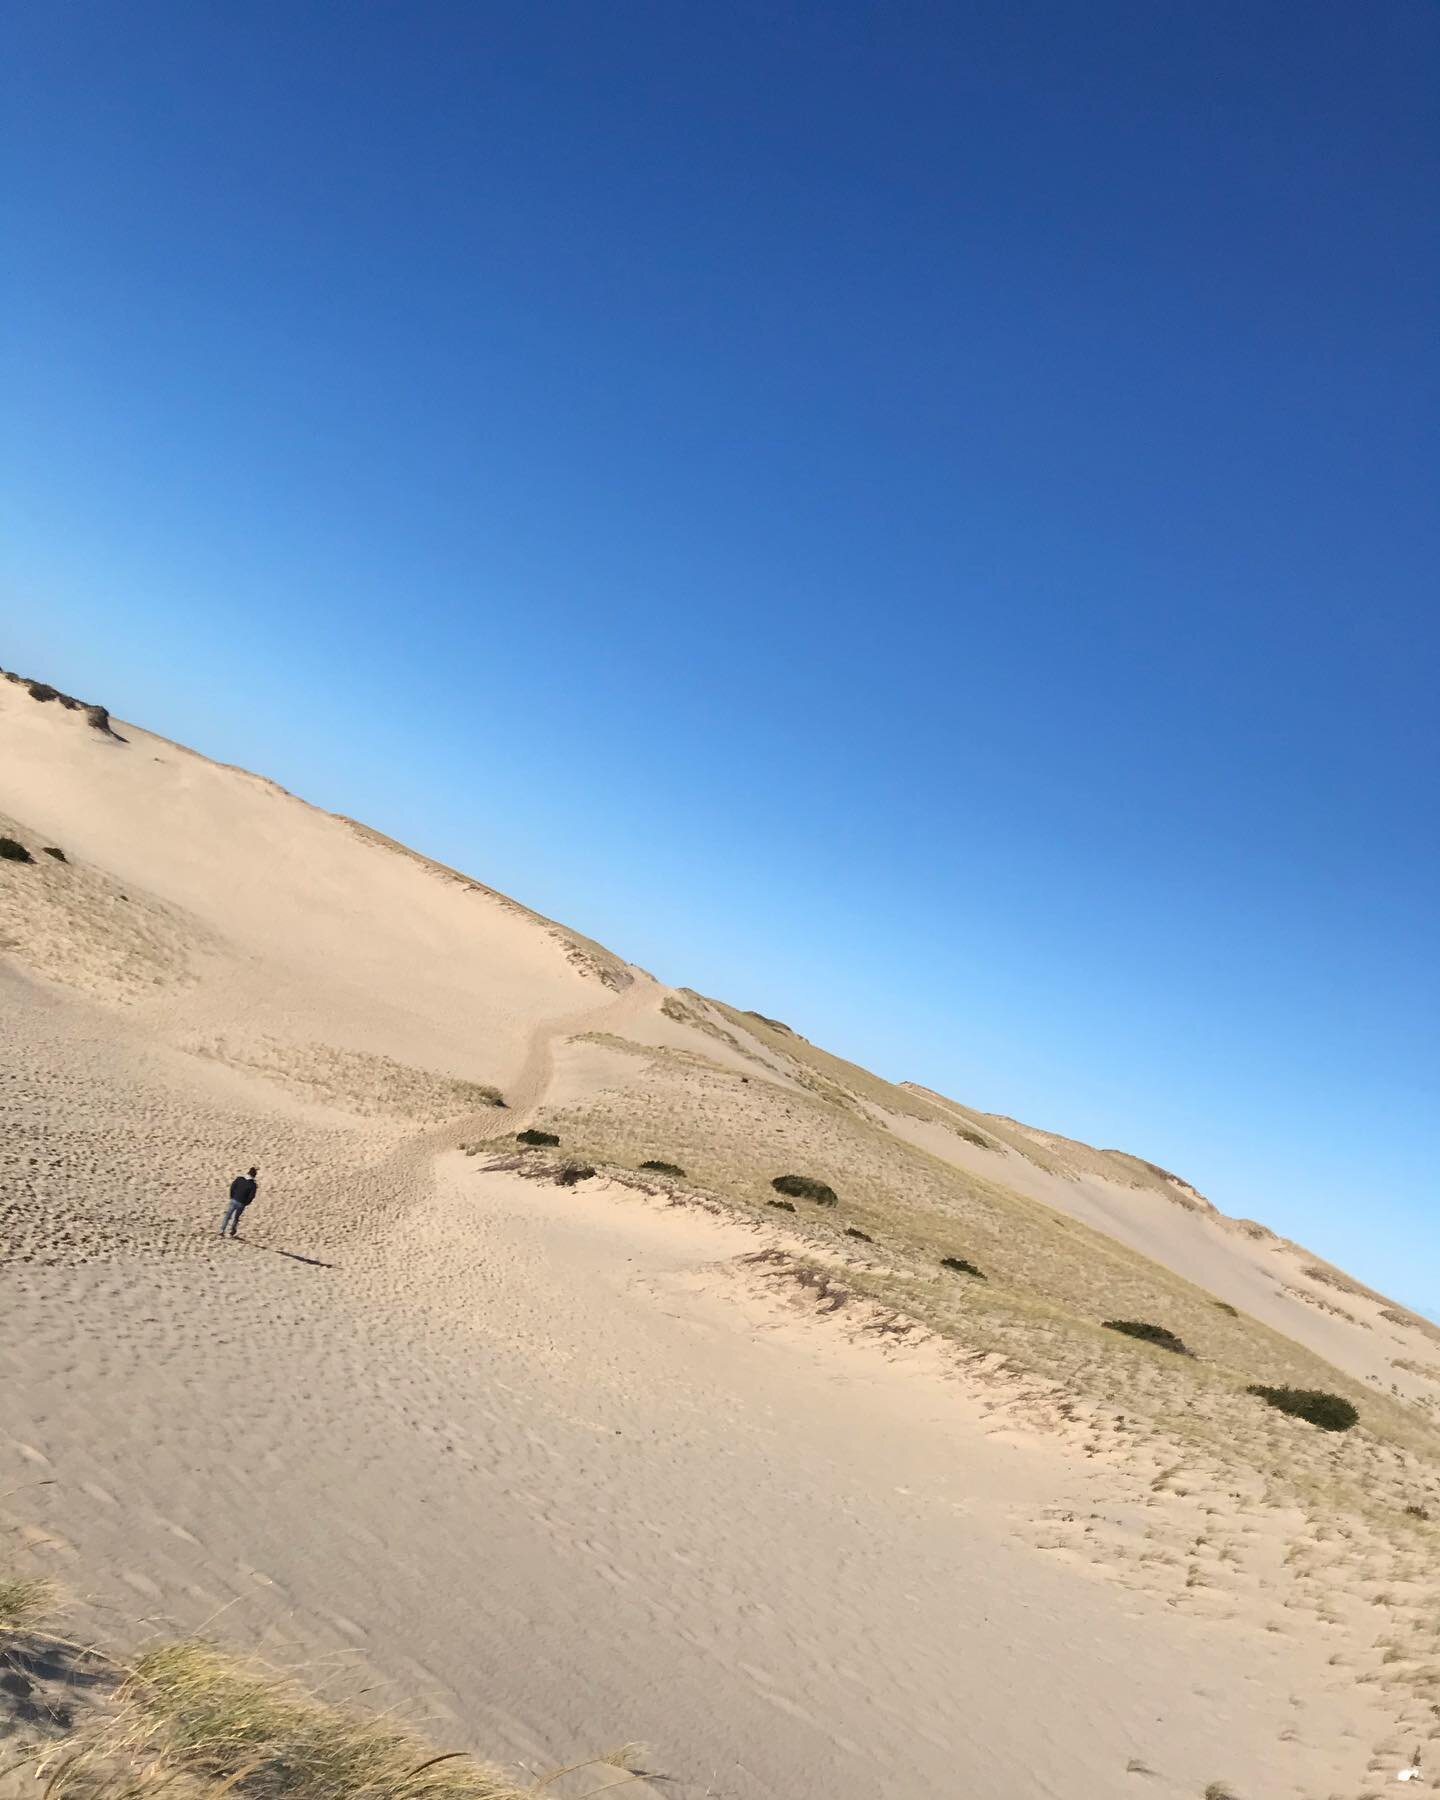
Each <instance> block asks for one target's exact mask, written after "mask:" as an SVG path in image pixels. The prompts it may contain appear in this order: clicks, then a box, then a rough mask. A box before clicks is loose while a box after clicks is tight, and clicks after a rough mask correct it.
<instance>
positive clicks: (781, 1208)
mask: <svg viewBox="0 0 1440 1800" xmlns="http://www.w3.org/2000/svg"><path fill="white" fill-rule="evenodd" d="M765 1204H766V1205H767V1206H773V1207H775V1209H776V1210H777V1211H778V1212H794V1210H795V1202H794V1201H793V1200H767V1201H766V1202H765Z"/></svg>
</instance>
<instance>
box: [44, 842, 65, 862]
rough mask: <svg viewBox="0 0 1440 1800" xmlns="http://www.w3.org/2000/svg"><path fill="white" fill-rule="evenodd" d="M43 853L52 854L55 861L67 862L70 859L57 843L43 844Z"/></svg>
mask: <svg viewBox="0 0 1440 1800" xmlns="http://www.w3.org/2000/svg"><path fill="white" fill-rule="evenodd" d="M45 854H46V855H47V856H53V857H54V858H55V860H56V862H69V860H70V858H69V857H68V856H67V855H66V854H65V852H64V851H63V850H62V849H61V848H60V846H59V845H58V844H47V845H46V846H45Z"/></svg>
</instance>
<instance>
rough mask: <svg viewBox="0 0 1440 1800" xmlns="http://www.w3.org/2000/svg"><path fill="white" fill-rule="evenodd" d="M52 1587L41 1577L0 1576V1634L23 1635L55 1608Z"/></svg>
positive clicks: (52, 1584) (54, 1596)
mask: <svg viewBox="0 0 1440 1800" xmlns="http://www.w3.org/2000/svg"><path fill="white" fill-rule="evenodd" d="M55 1598H56V1593H55V1584H54V1583H53V1582H51V1581H47V1580H46V1579H45V1578H44V1576H42V1575H31V1576H19V1575H11V1576H5V1575H0V1631H24V1630H26V1629H27V1628H28V1627H30V1626H32V1625H35V1624H38V1623H39V1621H40V1620H41V1619H43V1618H44V1617H45V1615H46V1614H47V1613H48V1612H49V1611H50V1610H51V1608H52V1607H53V1606H54V1604H55Z"/></svg>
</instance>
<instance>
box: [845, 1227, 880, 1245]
mask: <svg viewBox="0 0 1440 1800" xmlns="http://www.w3.org/2000/svg"><path fill="white" fill-rule="evenodd" d="M845 1235H846V1237H853V1238H859V1240H860V1242H861V1243H862V1244H873V1243H874V1242H875V1240H874V1238H872V1237H871V1235H870V1233H869V1232H868V1231H862V1230H861V1229H860V1227H859V1226H858V1225H847V1226H846V1227H845Z"/></svg>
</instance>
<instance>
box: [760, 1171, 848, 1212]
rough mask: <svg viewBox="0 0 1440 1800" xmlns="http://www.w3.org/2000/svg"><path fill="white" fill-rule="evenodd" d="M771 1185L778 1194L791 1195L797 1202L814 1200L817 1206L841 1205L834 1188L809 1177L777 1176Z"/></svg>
mask: <svg viewBox="0 0 1440 1800" xmlns="http://www.w3.org/2000/svg"><path fill="white" fill-rule="evenodd" d="M770 1185H771V1187H773V1188H774V1190H775V1192H776V1193H777V1194H789V1195H791V1197H792V1198H794V1199H796V1200H813V1201H814V1202H815V1204H816V1205H817V1206H837V1205H838V1204H839V1196H838V1195H837V1194H836V1192H835V1190H834V1188H832V1187H827V1186H826V1185H825V1183H824V1182H823V1181H816V1180H815V1179H814V1178H813V1177H812V1176H809V1175H777V1176H776V1177H775V1179H774V1180H773V1181H772V1182H771V1183H770Z"/></svg>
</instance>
